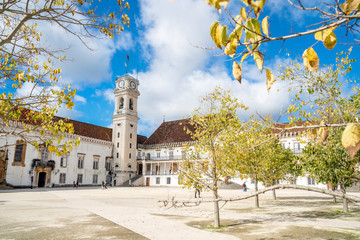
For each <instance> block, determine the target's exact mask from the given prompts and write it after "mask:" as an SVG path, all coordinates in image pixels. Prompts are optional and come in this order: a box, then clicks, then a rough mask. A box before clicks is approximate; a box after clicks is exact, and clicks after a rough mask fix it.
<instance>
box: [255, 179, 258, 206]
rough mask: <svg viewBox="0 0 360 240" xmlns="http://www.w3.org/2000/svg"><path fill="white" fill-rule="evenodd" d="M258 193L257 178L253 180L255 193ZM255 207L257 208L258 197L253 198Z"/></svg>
mask: <svg viewBox="0 0 360 240" xmlns="http://www.w3.org/2000/svg"><path fill="white" fill-rule="evenodd" d="M257 191H258V180H257V178H256V179H255V192H257ZM255 207H256V208H259V195H256V196H255Z"/></svg>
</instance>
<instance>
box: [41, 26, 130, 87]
mask: <svg viewBox="0 0 360 240" xmlns="http://www.w3.org/2000/svg"><path fill="white" fill-rule="evenodd" d="M73 27H74V28H78V26H73ZM38 28H39V31H41V32H42V34H43V38H42V40H41V44H42V45H43V46H44V47H46V48H51V49H56V50H59V49H61V50H63V52H62V53H58V54H59V55H61V56H63V55H66V60H65V61H63V62H61V63H55V64H56V67H60V68H61V69H62V73H61V75H62V80H61V83H72V85H73V87H74V88H82V87H84V86H86V87H88V86H89V85H93V86H94V85H98V84H100V83H101V82H104V81H108V80H109V78H111V75H112V72H111V59H112V57H113V55H114V54H115V52H116V51H117V50H122V49H129V48H131V47H132V44H133V41H132V40H131V38H132V37H131V33H129V32H123V33H121V34H120V36H119V37H117V38H116V39H115V40H114V39H110V38H107V37H105V36H103V35H100V33H98V32H96V33H93V34H94V35H95V36H97V38H91V39H90V38H84V41H85V43H86V44H87V46H88V47H89V48H87V47H86V46H85V45H84V44H83V43H82V42H81V41H80V40H79V39H78V38H77V37H76V36H74V35H72V34H69V33H67V32H65V30H64V29H62V28H61V27H59V26H58V25H56V24H50V23H44V22H40V23H39V27H38ZM77 30H79V29H77Z"/></svg>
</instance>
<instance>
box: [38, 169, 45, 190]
mask: <svg viewBox="0 0 360 240" xmlns="http://www.w3.org/2000/svg"><path fill="white" fill-rule="evenodd" d="M45 179H46V172H39V181H38V187H45Z"/></svg>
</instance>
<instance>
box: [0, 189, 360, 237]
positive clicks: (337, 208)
mask: <svg viewBox="0 0 360 240" xmlns="http://www.w3.org/2000/svg"><path fill="white" fill-rule="evenodd" d="M219 191H220V195H221V196H222V197H223V198H230V197H236V196H239V195H244V194H248V193H243V192H242V191H240V190H238V189H220V190H219ZM351 194H354V195H356V196H360V194H359V193H351ZM277 196H278V200H273V199H272V194H271V193H270V192H268V193H266V194H263V195H260V208H259V209H256V208H254V199H253V198H251V199H247V200H243V201H238V202H228V203H227V204H225V205H224V206H223V207H222V209H221V211H220V216H221V225H222V228H221V229H220V230H213V229H212V228H211V226H210V225H211V224H212V220H213V214H212V209H213V204H212V203H201V204H200V205H199V206H192V207H180V208H175V207H171V206H167V207H164V206H163V204H162V203H161V202H159V200H164V199H168V198H171V197H175V199H176V200H189V199H193V198H194V190H193V189H182V188H178V187H112V188H109V189H104V190H103V189H101V188H100V187H98V188H85V187H84V188H81V187H80V188H78V189H76V188H39V189H15V190H1V192H0V212H1V214H0V239H253V240H258V239H359V238H360V224H359V222H360V206H359V205H354V204H350V213H347V214H345V213H343V212H342V203H341V200H338V202H337V203H333V202H332V197H330V196H326V195H322V194H317V193H311V192H306V191H296V190H277ZM201 197H202V198H203V199H210V198H211V193H210V192H202V193H201ZM220 206H222V204H220Z"/></svg>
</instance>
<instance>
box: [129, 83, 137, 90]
mask: <svg viewBox="0 0 360 240" xmlns="http://www.w3.org/2000/svg"><path fill="white" fill-rule="evenodd" d="M130 87H131V88H132V89H133V90H135V89H136V84H135V82H133V81H131V82H130Z"/></svg>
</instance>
